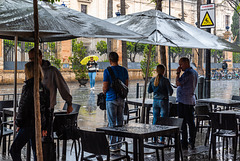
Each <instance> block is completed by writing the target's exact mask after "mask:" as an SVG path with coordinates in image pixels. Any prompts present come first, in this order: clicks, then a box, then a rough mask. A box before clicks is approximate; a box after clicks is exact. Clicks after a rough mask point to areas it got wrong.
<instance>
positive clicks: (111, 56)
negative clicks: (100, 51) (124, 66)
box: [109, 52, 119, 62]
mask: <svg viewBox="0 0 240 161" xmlns="http://www.w3.org/2000/svg"><path fill="white" fill-rule="evenodd" d="M118 58H119V57H118V54H117V53H116V52H110V53H109V60H111V61H112V62H118Z"/></svg>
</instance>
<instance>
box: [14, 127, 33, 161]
mask: <svg viewBox="0 0 240 161" xmlns="http://www.w3.org/2000/svg"><path fill="white" fill-rule="evenodd" d="M28 141H30V145H31V147H32V150H33V156H34V161H37V158H36V143H35V128H34V127H23V128H21V129H20V130H19V132H18V134H17V136H16V138H15V139H14V141H13V144H12V146H11V149H10V154H11V156H12V160H13V161H21V160H22V159H21V150H22V148H23V147H24V146H25V144H26V143H27V142H28Z"/></svg>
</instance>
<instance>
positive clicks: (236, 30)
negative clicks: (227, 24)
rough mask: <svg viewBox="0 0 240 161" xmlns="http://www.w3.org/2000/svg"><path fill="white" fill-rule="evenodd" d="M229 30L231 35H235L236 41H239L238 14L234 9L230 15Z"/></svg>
mask: <svg viewBox="0 0 240 161" xmlns="http://www.w3.org/2000/svg"><path fill="white" fill-rule="evenodd" d="M231 31H232V33H233V36H234V37H235V36H237V40H236V42H238V41H239V15H238V14H237V12H236V11H235V12H234V14H233V17H232V24H231Z"/></svg>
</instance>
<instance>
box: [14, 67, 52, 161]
mask: <svg viewBox="0 0 240 161" xmlns="http://www.w3.org/2000/svg"><path fill="white" fill-rule="evenodd" d="M39 69H40V71H39V72H40V80H41V78H43V75H42V71H41V67H39ZM33 71H34V62H28V63H27V64H25V75H26V78H27V80H26V81H25V83H24V85H23V89H22V95H21V99H20V103H19V108H18V114H17V117H16V122H15V123H16V125H17V132H18V134H17V136H16V138H15V140H14V142H13V144H12V146H11V149H10V154H11V156H12V159H13V161H21V160H22V159H21V150H22V148H23V146H24V145H25V144H26V143H27V142H28V141H30V144H31V146H32V149H33V154H34V160H35V161H36V160H37V159H36V144H35V116H34V90H33V89H34V72H33ZM39 95H40V111H41V124H42V135H43V136H46V135H47V131H46V129H47V126H48V120H49V107H50V97H49V90H48V89H47V88H45V87H44V86H43V84H42V83H41V81H40V82H39Z"/></svg>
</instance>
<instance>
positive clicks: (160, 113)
mask: <svg viewBox="0 0 240 161" xmlns="http://www.w3.org/2000/svg"><path fill="white" fill-rule="evenodd" d="M168 115H169V101H168V100H159V99H153V125H156V122H157V118H158V117H168ZM164 140H165V139H164V137H160V141H161V142H163V141H164Z"/></svg>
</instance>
